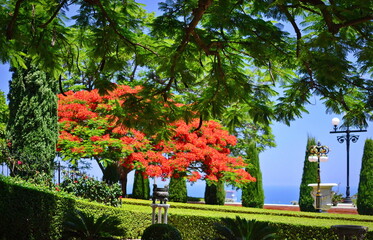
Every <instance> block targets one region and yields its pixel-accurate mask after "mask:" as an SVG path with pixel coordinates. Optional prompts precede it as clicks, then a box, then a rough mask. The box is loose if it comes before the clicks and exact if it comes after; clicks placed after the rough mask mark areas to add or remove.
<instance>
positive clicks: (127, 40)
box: [85, 0, 159, 56]
mask: <svg viewBox="0 0 373 240" xmlns="http://www.w3.org/2000/svg"><path fill="white" fill-rule="evenodd" d="M85 1H88V0H85ZM88 2H92V4H93V5H97V6H98V7H99V8H100V10H101V12H102V15H104V18H105V19H106V20H107V21H108V22H109V23H110V26H111V27H112V28H113V30H114V32H115V34H117V35H118V36H119V38H121V39H122V40H124V41H125V42H127V43H128V44H130V45H132V46H133V47H136V46H139V47H141V48H143V49H145V50H147V51H149V52H151V53H153V54H155V55H157V56H159V55H158V53H157V52H155V51H153V50H152V49H150V48H149V47H147V46H144V45H142V44H140V43H134V42H132V41H130V40H129V39H128V38H126V37H125V36H124V35H123V34H121V33H120V32H119V30H118V28H117V25H116V23H115V22H114V21H113V20H112V19H111V18H110V16H109V14H108V13H107V12H106V10H105V8H104V6H103V5H102V3H101V1H100V0H94V1H88Z"/></svg>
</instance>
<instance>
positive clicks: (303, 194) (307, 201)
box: [299, 137, 317, 212]
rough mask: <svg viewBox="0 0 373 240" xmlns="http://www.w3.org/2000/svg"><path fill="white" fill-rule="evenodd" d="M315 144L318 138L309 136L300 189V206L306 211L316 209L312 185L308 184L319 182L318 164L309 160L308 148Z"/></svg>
mask: <svg viewBox="0 0 373 240" xmlns="http://www.w3.org/2000/svg"><path fill="white" fill-rule="evenodd" d="M313 145H316V139H315V138H314V137H308V138H307V146H306V152H305V158H304V166H303V175H302V182H301V185H300V191H299V208H300V210H301V211H304V212H314V211H315V207H314V206H313V203H314V199H313V197H312V196H311V194H310V192H311V191H312V187H309V186H308V184H310V183H316V182H317V164H315V163H312V162H310V161H308V155H309V153H308V150H309V148H310V147H311V146H313Z"/></svg>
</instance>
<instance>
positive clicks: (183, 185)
mask: <svg viewBox="0 0 373 240" xmlns="http://www.w3.org/2000/svg"><path fill="white" fill-rule="evenodd" d="M175 175H176V174H174V176H172V177H171V179H170V186H169V189H170V190H169V191H168V192H169V197H168V199H169V200H170V201H172V202H183V203H186V202H187V201H188V192H187V181H186V178H185V177H180V176H175Z"/></svg>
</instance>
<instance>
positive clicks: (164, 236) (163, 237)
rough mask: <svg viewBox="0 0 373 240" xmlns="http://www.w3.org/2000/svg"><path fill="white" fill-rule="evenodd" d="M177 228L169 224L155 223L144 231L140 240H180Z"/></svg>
mask: <svg viewBox="0 0 373 240" xmlns="http://www.w3.org/2000/svg"><path fill="white" fill-rule="evenodd" d="M181 239H182V238H181V234H180V232H179V230H177V229H176V228H175V227H173V226H172V225H169V224H164V223H157V224H153V225H150V226H149V227H147V228H146V229H145V231H144V234H143V235H142V237H141V240H181Z"/></svg>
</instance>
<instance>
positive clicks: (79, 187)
mask: <svg viewBox="0 0 373 240" xmlns="http://www.w3.org/2000/svg"><path fill="white" fill-rule="evenodd" d="M60 188H61V190H63V191H66V192H69V193H72V194H74V195H75V196H77V197H82V198H86V199H89V200H91V201H96V202H100V203H105V204H110V205H112V206H117V205H118V204H119V196H120V195H121V194H122V190H121V188H120V185H119V184H117V183H116V184H112V185H108V184H107V183H106V182H103V181H98V180H95V179H94V178H92V177H88V176H87V175H85V174H83V173H80V172H75V171H70V172H66V173H65V175H64V181H63V182H62V183H61V185H60Z"/></svg>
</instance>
